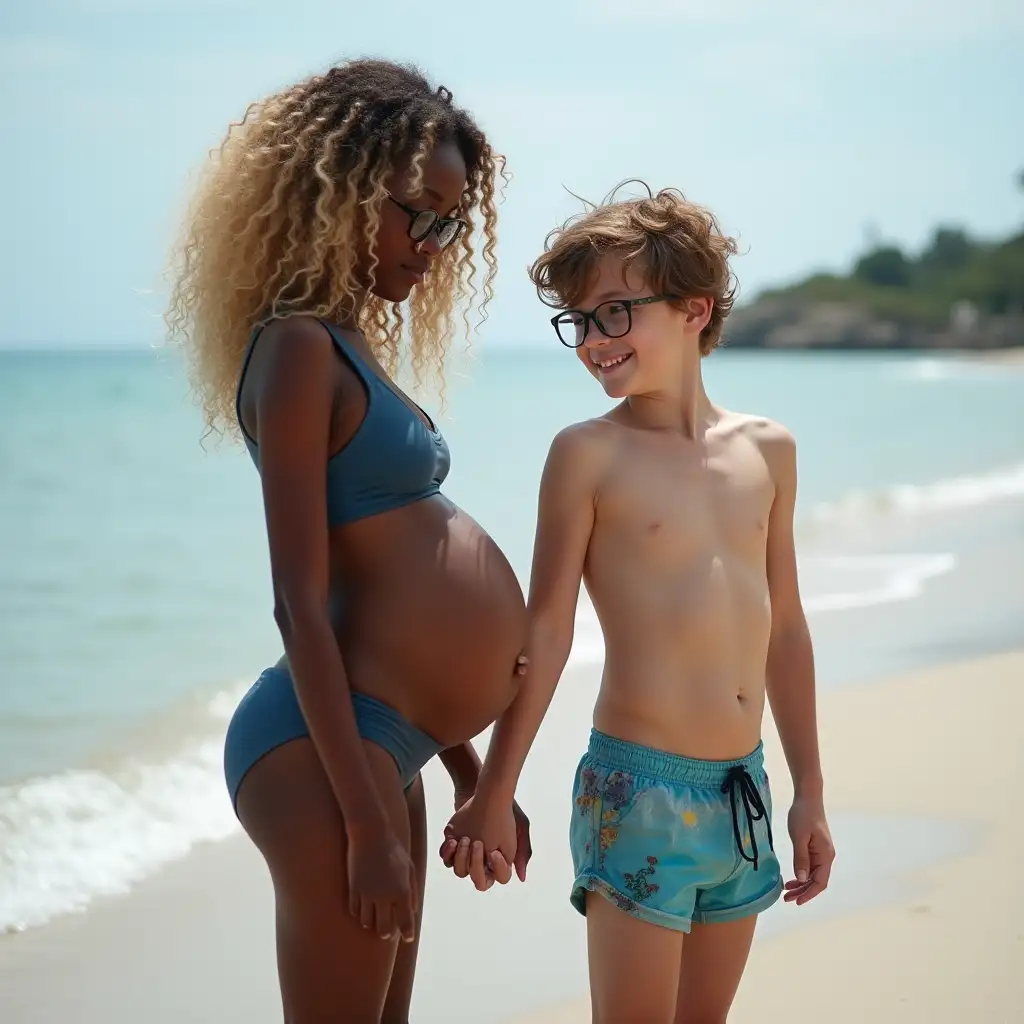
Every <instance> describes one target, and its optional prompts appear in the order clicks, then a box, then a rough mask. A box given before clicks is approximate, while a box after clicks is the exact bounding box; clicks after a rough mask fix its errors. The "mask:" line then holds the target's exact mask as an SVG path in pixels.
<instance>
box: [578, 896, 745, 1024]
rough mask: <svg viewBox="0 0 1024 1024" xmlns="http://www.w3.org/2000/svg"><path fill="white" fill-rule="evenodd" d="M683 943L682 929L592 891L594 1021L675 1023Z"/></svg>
mask: <svg viewBox="0 0 1024 1024" xmlns="http://www.w3.org/2000/svg"><path fill="white" fill-rule="evenodd" d="M687 941H689V940H687ZM682 947H683V933H682V932H681V931H675V930H674V929H671V928H662V927H660V926H659V925H656V924H650V923H648V922H646V921H641V920H640V919H639V918H637V917H634V916H633V915H632V914H628V913H626V912H625V911H623V910H620V909H619V908H618V907H616V906H615V904H614V903H612V902H611V901H610V900H608V899H607V898H606V897H604V896H602V895H599V894H598V893H596V892H588V893H587V953H588V958H589V961H590V1001H591V1007H592V1013H593V1021H594V1024H622V1022H624V1021H630V1022H635V1024H671V1022H672V1019H673V1014H674V1013H675V1009H676V999H677V993H678V991H679V965H680V952H681V950H682ZM741 969H742V968H741Z"/></svg>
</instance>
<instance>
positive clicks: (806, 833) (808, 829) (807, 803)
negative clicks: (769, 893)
mask: <svg viewBox="0 0 1024 1024" xmlns="http://www.w3.org/2000/svg"><path fill="white" fill-rule="evenodd" d="M789 836H790V838H791V839H792V840H793V872H794V874H795V875H796V878H794V879H793V880H792V881H790V882H787V883H786V886H785V889H786V894H785V896H784V897H783V899H784V900H785V902H786V903H796V905H797V906H798V907H802V906H803V905H804V904H805V903H808V902H809V901H810V900H813V899H814V897H815V896H817V895H818V894H819V893H821V892H824V891H825V889H826V888H827V887H828V879H829V875H830V874H831V873H832V862H833V861H834V860H835V857H836V851H835V847H834V846H833V845H832V836H831V834H830V833H829V830H828V823H827V822H826V821H825V808H824V806H823V804H822V802H821V800H820V799H812V798H808V797H797V798H796V799H795V800H794V801H793V806H792V808H790V811H789Z"/></svg>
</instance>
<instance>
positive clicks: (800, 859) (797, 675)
mask: <svg viewBox="0 0 1024 1024" xmlns="http://www.w3.org/2000/svg"><path fill="white" fill-rule="evenodd" d="M764 441H765V443H764V447H763V450H764V453H765V458H766V459H767V461H768V465H769V468H770V470H771V473H772V478H773V480H774V482H775V500H774V502H773V503H772V509H771V514H770V516H769V520H768V543H767V573H768V589H769V593H770V596H771V609H772V628H771V639H770V641H769V644H768V658H767V664H766V676H767V690H768V700H769V703H770V704H771V709H772V715H773V717H774V718H775V724H776V726H777V727H778V730H779V738H780V739H781V741H782V749H783V751H784V753H785V755H786V762H787V764H788V765H789V771H790V775H791V776H792V778H793V790H794V804H793V810H792V812H791V813H790V833H791V836H792V839H793V858H794V865H793V866H794V872H795V874H796V880H795V882H791V883H788V884H787V888H788V889H789V890H790V891H789V892H788V893H787V895H786V899H787V900H795V901H796V902H797V903H798V904H802V903H806V902H807V900H809V899H812V898H813V897H814V896H816V895H818V893H819V892H821V891H822V890H823V889H824V888H825V887H826V885H827V884H828V876H829V872H830V870H831V865H832V860H833V858H834V856H835V852H834V850H833V847H832V839H831V836H830V835H829V831H828V826H827V824H826V823H825V812H824V803H823V781H822V773H821V759H820V755H819V751H818V725H817V712H816V701H815V681H814V651H813V647H812V645H811V634H810V630H809V629H808V626H807V618H806V616H805V614H804V609H803V602H802V601H801V600H800V586H799V582H798V577H797V566H796V544H795V541H794V537H793V522H794V516H795V509H796V490H797V462H796V442H795V441H794V440H793V437H792V435H790V434H789V432H788V431H786V430H785V429H784V428H782V427H779V426H777V425H774V424H773V425H772V427H771V428H770V435H769V436H766V437H765V439H764Z"/></svg>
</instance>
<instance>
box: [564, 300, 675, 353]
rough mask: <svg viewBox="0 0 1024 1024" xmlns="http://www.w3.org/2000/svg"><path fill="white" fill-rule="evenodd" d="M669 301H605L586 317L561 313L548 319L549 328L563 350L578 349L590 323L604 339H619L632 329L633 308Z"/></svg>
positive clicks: (580, 312) (576, 311)
mask: <svg viewBox="0 0 1024 1024" xmlns="http://www.w3.org/2000/svg"><path fill="white" fill-rule="evenodd" d="M669 298H671V296H669V295H648V296H647V297H646V298H643V299H609V300H608V301H607V302H602V303H601V305H599V306H597V307H595V308H594V309H592V310H591V311H590V312H589V313H587V312H586V311H585V310H582V309H563V310H562V312H561V313H556V314H555V315H554V316H553V317H552V318H551V324H552V326H553V327H554V328H555V333H556V334H557V335H558V340H559V341H560V342H561V343H562V344H563V345H565V347H566V348H579V347H580V345H582V344H583V342H585V341H586V340H587V335H588V334H589V333H590V323H591V321H593V322H594V323H595V324H596V325H597V329H598V330H599V331H600V332H601V333H602V334H603V335H604V336H605V337H606V338H621V337H622V336H623V335H625V334H629V332H630V330H631V329H632V327H633V307H634V306H646V305H647V304H648V303H651V302H664V301H665V300H666V299H669Z"/></svg>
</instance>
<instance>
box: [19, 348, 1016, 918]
mask: <svg viewBox="0 0 1024 1024" xmlns="http://www.w3.org/2000/svg"><path fill="white" fill-rule="evenodd" d="M706 378H707V383H708V388H709V391H710V392H711V394H712V396H713V397H714V398H715V399H716V400H718V401H720V402H721V403H722V404H724V405H727V406H731V407H733V408H739V409H747V410H754V411H758V412H761V413H765V414H767V415H770V416H774V417H777V418H778V419H780V420H782V421H783V422H785V423H786V424H787V425H788V426H789V427H790V428H791V429H792V430H793V431H794V432H795V434H796V436H797V439H798V443H799V449H800V477H801V480H800V498H799V505H798V542H799V549H800V558H801V579H802V587H803V591H804V596H805V602H806V605H807V608H808V610H809V612H810V613H811V614H812V626H813V628H814V630H815V638H816V644H817V645H818V647H819V648H820V649H821V650H822V651H823V656H822V657H821V658H820V659H819V666H820V667H823V671H822V672H821V677H822V681H823V682H822V685H831V684H833V682H836V683H837V682H839V681H842V680H843V679H845V678H847V677H849V678H854V677H860V676H863V675H865V674H870V673H871V672H873V671H881V668H880V663H879V657H878V651H879V650H880V649H881V648H880V647H878V646H877V645H876V646H872V645H871V643H866V642H865V639H864V638H865V637H877V636H884V635H886V630H887V629H890V632H892V631H895V630H897V628H898V631H899V636H898V637H896V639H898V640H899V641H900V643H899V644H898V645H897V644H896V639H893V640H892V642H891V643H890V644H889V647H888V648H886V649H888V650H891V651H894V652H897V651H898V653H899V657H901V658H903V659H904V660H903V661H900V660H899V658H896V656H895V655H894V656H893V658H891V659H890V661H891V663H892V664H894V665H902V664H904V663H906V664H913V663H917V662H921V661H923V660H927V659H928V657H935V656H936V654H935V652H940V653H944V654H949V655H952V654H955V653H962V652H963V651H968V650H974V649H975V648H978V649H984V648H985V647H986V646H991V645H992V644H997V643H1000V642H1005V643H1011V642H1017V641H1018V640H1021V639H1024V635H1022V634H1021V633H1020V632H1019V631H1020V630H1022V629H1024V627H1022V626H1021V623H1024V615H1022V614H1020V613H1022V612H1024V572H1022V571H1021V570H1022V569H1024V417H1022V415H1021V408H1022V407H1024V402H1022V396H1024V373H1022V372H1021V371H1020V370H1019V369H1016V368H1014V367H1008V366H1003V365H996V364H992V363H986V362H982V361H973V360H967V359H958V358H956V357H949V358H945V357H943V358H932V357H928V358H923V357H919V356H905V355H878V354H872V355H842V354H837V355H810V354H803V353H800V354H783V353H739V352H736V353H734V352H728V351H725V352H721V353H716V354H715V356H713V357H712V358H711V359H710V360H708V362H707V364H706ZM420 397H421V400H422V401H423V402H424V404H428V405H429V406H430V407H431V408H436V404H435V403H433V402H432V401H431V399H430V398H429V396H420ZM449 402H450V405H449V407H448V409H447V411H446V413H445V415H443V416H439V417H438V418H439V420H440V422H441V423H442V425H443V427H444V430H445V433H446V435H447V437H448V440H449V443H450V444H451V446H452V450H453V469H452V473H451V476H450V477H449V482H448V484H447V486H446V492H447V493H448V495H449V496H450V497H451V498H452V499H453V500H454V501H456V502H457V503H459V504H460V505H461V506H463V507H464V508H466V509H467V511H469V512H470V513H472V514H473V515H474V516H475V517H476V518H477V519H478V520H479V521H480V522H481V523H482V524H483V525H484V526H485V527H486V528H487V529H488V530H489V531H490V533H491V534H492V535H493V536H494V538H495V539H496V540H497V541H498V543H499V544H500V545H501V546H502V547H503V548H504V550H505V551H506V552H507V554H508V556H509V558H510V560H511V561H512V563H513V565H514V567H515V568H516V570H517V572H518V573H519V575H520V578H521V579H522V580H523V582H524V584H525V582H526V579H527V574H528V570H529V560H530V549H531V544H532V529H533V522H534V514H535V507H536V494H537V483H538V480H539V476H540V470H541V466H542V464H543V461H544V457H545V455H546V451H547V446H548V444H549V442H550V440H551V437H552V436H553V435H554V433H555V432H556V431H557V430H558V429H559V428H560V427H562V426H564V425H565V424H566V423H568V422H571V421H573V420H575V419H579V418H582V417H586V416H589V415H593V414H595V413H598V412H600V411H601V410H603V409H604V408H606V407H607V405H608V401H607V399H605V398H604V396H603V394H602V392H601V391H600V389H599V387H598V386H597V385H596V384H594V383H593V382H592V381H591V380H590V379H589V378H588V376H587V375H586V374H585V373H584V372H583V371H582V369H581V368H580V367H579V366H578V365H577V364H576V361H575V360H574V359H573V357H572V356H571V355H569V354H568V353H565V352H563V351H560V350H558V349H557V348H553V349H552V350H537V349H529V348H524V349H496V348H492V349H487V350H485V351H483V352H482V353H480V354H478V356H477V358H476V360H475V361H474V362H473V363H472V364H470V365H468V366H462V367H461V368H459V369H457V370H456V371H455V372H453V375H452V377H451V379H450V386H449ZM200 435H201V421H200V417H199V414H198V412H197V410H196V409H195V408H194V407H193V406H192V404H191V402H190V400H189V398H188V395H187V390H186V387H185V383H184V378H183V375H182V373H181V371H180V368H179V367H178V365H177V364H176V363H175V361H174V360H173V358H172V357H170V356H168V355H162V354H157V353H153V352H150V351H118V352H112V351H111V352H76V353H70V352H32V353H21V352H0V481H2V488H0V654H2V658H3V666H4V677H3V682H0V932H2V931H4V930H8V931H15V930H19V929H22V928H26V927H31V926H36V925H40V924H43V923H45V922H46V921H47V920H49V919H51V918H53V917H54V916H57V915H59V914H62V913H67V912H70V911H75V910H82V909H84V908H86V907H88V905H89V904H90V902H91V901H92V900H93V899H95V898H96V897H97V896H99V895H104V894H114V893H119V892H124V891H126V890H127V889H129V888H130V887H131V886H132V885H133V884H135V883H136V882H138V881H139V880H141V879H142V878H144V877H146V876H147V875H148V874H151V873H152V872H154V871H155V870H157V869H159V868H160V867H161V866H162V865H163V864H166V863H167V862H169V861H170V860H173V859H175V858H177V857H180V856H182V855H184V854H185V853H187V852H188V851H189V850H190V849H191V848H192V846H193V845H194V844H196V843H197V842H200V841H204V840H217V839H221V838H224V837H226V836H228V835H230V834H232V833H233V832H234V831H235V830H236V828H237V825H236V823H235V820H234V817H233V814H232V812H231V808H230V805H229V803H228V799H227V795H226V793H225V790H224V785H223V781H222V778H221V742H222V738H223V732H224V727H225V725H226V723H227V720H228V718H229V717H230V714H231V712H232V710H233V708H234V705H235V702H236V700H237V698H238V696H239V695H240V694H241V692H242V691H243V690H244V689H245V687H246V686H248V683H249V681H250V680H251V679H252V678H253V677H254V676H255V675H256V674H257V673H258V672H259V671H260V670H261V669H262V668H263V667H264V666H265V665H266V664H268V663H269V662H270V661H271V660H273V659H276V657H277V656H278V655H279V653H280V642H279V639H278V636H277V633H276V629H275V626H274V623H273V619H272V615H271V609H272V603H271V592H270V580H269V570H268V562H267V551H266V541H265V537H264V533H263V520H262V509H261V506H260V496H259V488H258V481H257V478H256V474H255V472H254V471H253V469H252V467H251V465H250V464H249V461H248V458H247V456H245V455H244V453H242V452H241V451H240V450H239V449H237V448H234V447H232V446H230V445H224V446H221V447H220V448H217V447H210V445H209V443H208V444H207V448H206V449H204V447H203V446H202V445H201V444H200ZM895 608H900V609H902V611H901V612H900V616H899V624H898V627H897V626H896V625H893V623H894V622H895V618H896V617H895V614H894V613H893V612H892V611H891V610H892V609H895ZM1015 631H1017V632H1015ZM577 632H578V635H577V639H576V644H575V647H574V650H573V661H574V662H575V663H577V664H581V665H582V664H586V663H588V662H596V661H599V660H600V657H601V640H600V633H599V630H598V629H597V623H596V620H595V618H594V616H593V611H592V609H590V608H589V607H588V606H587V605H586V604H585V603H584V604H583V605H582V606H581V608H580V613H579V628H578V631H577ZM892 635H893V637H895V632H892ZM819 636H820V637H822V638H823V639H821V640H819ZM972 645H974V646H972Z"/></svg>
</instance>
